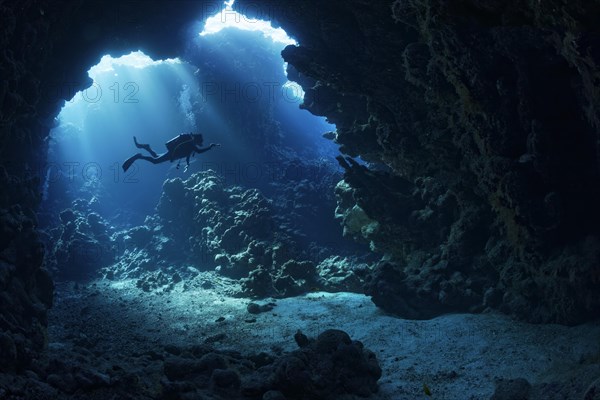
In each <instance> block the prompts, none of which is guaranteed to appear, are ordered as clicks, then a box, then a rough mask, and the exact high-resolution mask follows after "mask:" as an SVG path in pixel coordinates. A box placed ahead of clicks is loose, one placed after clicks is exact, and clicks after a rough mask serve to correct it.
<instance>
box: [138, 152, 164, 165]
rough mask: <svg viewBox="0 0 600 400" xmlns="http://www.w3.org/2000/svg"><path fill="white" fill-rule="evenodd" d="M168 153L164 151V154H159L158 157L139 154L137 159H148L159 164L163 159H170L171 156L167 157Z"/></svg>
mask: <svg viewBox="0 0 600 400" xmlns="http://www.w3.org/2000/svg"><path fill="white" fill-rule="evenodd" d="M169 156H170V155H169V153H168V152H167V153H165V154H161V155H160V156H158V157H148V156H143V155H141V154H140V155H139V157H138V159H140V160H146V161H150V162H151V163H152V164H160V163H163V162H165V161H171V158H170V157H169Z"/></svg>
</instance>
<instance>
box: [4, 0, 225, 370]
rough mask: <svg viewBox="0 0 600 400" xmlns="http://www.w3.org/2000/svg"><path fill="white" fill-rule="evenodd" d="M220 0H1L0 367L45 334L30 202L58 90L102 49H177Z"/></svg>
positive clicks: (79, 81) (64, 93)
mask: <svg viewBox="0 0 600 400" xmlns="http://www.w3.org/2000/svg"><path fill="white" fill-rule="evenodd" d="M218 3H219V2H217V1H204V2H201V3H198V2H180V3H178V6H177V7H170V6H168V5H165V3H164V2H160V1H144V2H143V4H142V3H141V2H126V3H122V2H114V3H110V2H109V3H107V2H103V1H61V0H59V1H44V0H38V1H36V0H31V1H19V2H17V1H2V2H0V18H1V19H2V28H1V29H0V48H1V49H2V51H0V76H2V82H0V186H1V187H2V194H0V227H1V229H0V232H1V233H0V235H1V237H0V243H1V245H0V300H1V301H0V371H3V370H14V369H20V368H23V367H25V366H26V365H27V364H28V363H29V362H30V361H31V358H32V357H33V356H34V355H35V353H36V352H38V351H39V350H40V349H42V348H43V346H44V343H45V325H46V310H47V308H48V307H50V306H51V304H52V297H53V286H52V281H51V279H50V277H49V275H48V273H47V272H46V271H45V270H44V269H42V263H43V258H44V252H45V250H44V245H43V244H42V242H41V240H40V238H39V235H38V233H37V218H36V215H35V210H36V209H37V207H38V205H39V202H40V199H41V196H40V193H41V188H40V176H43V172H44V171H43V169H44V163H45V154H46V144H45V143H46V138H47V136H48V133H49V130H50V128H51V126H52V124H53V120H54V118H55V117H56V115H57V114H58V112H59V110H60V107H62V104H63V102H64V100H65V99H70V98H71V97H73V95H74V94H75V93H76V92H77V91H78V90H81V89H83V88H86V87H87V86H89V85H90V84H91V81H90V79H89V77H88V76H87V72H86V71H87V70H88V69H89V67H91V66H92V65H94V64H96V63H97V62H98V61H99V60H100V58H101V57H102V55H104V54H106V53H107V52H111V53H112V54H113V55H120V54H125V53H128V52H130V51H131V50H132V49H139V48H143V49H144V50H145V51H146V53H147V54H148V55H150V56H152V57H163V58H166V57H174V56H176V55H177V54H178V53H180V52H182V51H183V50H182V49H183V47H184V43H185V41H184V40H182V39H183V38H185V37H187V35H189V34H191V31H190V28H191V27H192V26H193V25H194V24H197V23H198V21H199V20H200V19H201V18H202V16H203V15H207V14H212V13H214V11H215V10H217V9H218V8H217V4H218ZM157 26H160V27H161V29H156V27H157ZM165 33H168V34H165Z"/></svg>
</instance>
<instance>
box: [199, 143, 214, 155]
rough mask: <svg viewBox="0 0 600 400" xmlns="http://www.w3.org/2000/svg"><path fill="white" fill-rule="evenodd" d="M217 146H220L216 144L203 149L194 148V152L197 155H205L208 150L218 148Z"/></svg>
mask: <svg viewBox="0 0 600 400" xmlns="http://www.w3.org/2000/svg"><path fill="white" fill-rule="evenodd" d="M218 146H220V144H218V143H211V144H210V146H208V147H206V148H204V149H203V148H201V147H198V146H195V149H194V151H195V152H196V153H198V154H200V153H205V152H207V151H209V150H210V149H212V148H213V147H218Z"/></svg>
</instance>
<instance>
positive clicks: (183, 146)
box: [123, 132, 220, 171]
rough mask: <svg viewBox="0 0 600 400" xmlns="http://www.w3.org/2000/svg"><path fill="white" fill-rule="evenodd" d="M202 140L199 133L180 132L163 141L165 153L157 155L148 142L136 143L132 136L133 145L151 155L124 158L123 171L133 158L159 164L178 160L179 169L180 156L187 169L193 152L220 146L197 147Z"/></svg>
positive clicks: (205, 150) (139, 154)
mask: <svg viewBox="0 0 600 400" xmlns="http://www.w3.org/2000/svg"><path fill="white" fill-rule="evenodd" d="M202 140H203V139H202V135H201V134H199V133H196V134H194V133H191V132H190V133H182V134H180V135H179V136H176V137H174V138H173V139H171V140H169V141H168V142H167V143H165V146H166V147H167V151H166V153H163V154H160V155H158V154H156V152H155V151H154V150H152V148H151V147H150V145H149V144H140V143H138V141H137V139H136V137H135V136H134V137H133V142H134V143H135V147H137V148H138V149H144V150H146V151H147V152H148V153H150V156H151V157H149V156H145V155H143V154H141V153H137V154H135V155H133V156H131V157H129V158H128V159H127V160H125V162H124V163H123V171H127V170H128V169H129V167H131V165H132V164H133V163H134V161H135V160H146V161H150V162H151V163H152V164H160V163H163V162H165V161H170V162H173V161H175V160H179V162H178V163H177V169H179V163H180V162H181V159H182V158H185V162H186V166H185V170H184V171H187V169H188V167H189V166H190V157H191V156H193V155H194V153H198V154H200V153H204V152H207V151H208V150H210V149H212V148H213V147H217V146H220V144H215V143H211V144H210V146H208V147H206V148H204V149H203V148H201V147H199V146H202Z"/></svg>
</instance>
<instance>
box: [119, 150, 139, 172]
mask: <svg viewBox="0 0 600 400" xmlns="http://www.w3.org/2000/svg"><path fill="white" fill-rule="evenodd" d="M141 156H142V155H141V154H140V153H137V154H136V155H134V156H131V157H129V158H128V159H127V160H125V162H124V163H123V172H127V170H128V169H129V167H131V165H132V164H133V162H134V161H135V160H137V159H138V158H140V157H141Z"/></svg>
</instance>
